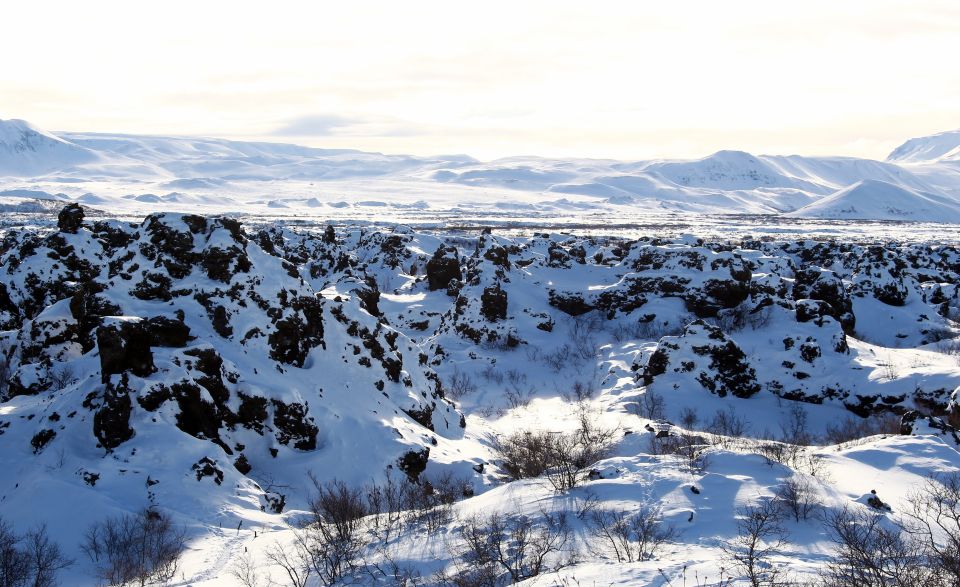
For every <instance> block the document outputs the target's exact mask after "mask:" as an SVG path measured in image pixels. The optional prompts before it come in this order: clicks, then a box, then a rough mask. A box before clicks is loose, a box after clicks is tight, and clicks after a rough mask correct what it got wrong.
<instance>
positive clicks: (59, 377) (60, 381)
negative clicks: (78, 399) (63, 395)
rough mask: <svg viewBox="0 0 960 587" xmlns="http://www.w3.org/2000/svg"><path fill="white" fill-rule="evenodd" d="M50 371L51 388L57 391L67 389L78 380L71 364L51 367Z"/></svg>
mask: <svg viewBox="0 0 960 587" xmlns="http://www.w3.org/2000/svg"><path fill="white" fill-rule="evenodd" d="M48 373H49V377H50V383H51V389H53V390H55V391H59V390H61V389H65V388H67V387H69V386H71V385H73V384H74V383H76V381H77V377H76V375H75V373H74V371H73V369H72V368H71V367H70V366H69V365H61V366H60V367H57V368H56V369H51V370H50V371H49V372H48Z"/></svg>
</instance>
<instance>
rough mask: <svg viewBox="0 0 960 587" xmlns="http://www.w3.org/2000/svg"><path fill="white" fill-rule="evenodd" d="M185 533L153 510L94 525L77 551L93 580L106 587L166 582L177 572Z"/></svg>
mask: <svg viewBox="0 0 960 587" xmlns="http://www.w3.org/2000/svg"><path fill="white" fill-rule="evenodd" d="M185 536H186V534H185V531H184V529H183V528H179V527H176V526H174V525H173V522H171V521H170V519H169V518H168V517H165V516H161V515H160V514H159V513H158V512H156V511H154V510H143V511H140V512H138V513H135V514H128V515H121V516H116V517H111V518H107V519H106V520H103V521H102V522H97V523H95V524H93V526H91V527H90V529H88V530H87V533H86V534H85V536H84V540H83V543H82V544H81V548H82V549H83V552H84V553H85V554H86V555H87V556H88V557H89V558H90V561H91V562H92V563H93V566H94V569H95V570H96V573H97V577H98V578H99V579H101V580H103V581H106V582H107V583H108V584H110V585H140V586H141V587H142V586H143V585H146V584H147V583H154V582H161V583H162V582H166V581H169V580H170V579H172V578H173V576H174V574H176V572H177V567H178V564H179V562H180V556H181V555H182V554H183V551H184V548H185Z"/></svg>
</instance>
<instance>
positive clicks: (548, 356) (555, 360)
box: [540, 343, 574, 373]
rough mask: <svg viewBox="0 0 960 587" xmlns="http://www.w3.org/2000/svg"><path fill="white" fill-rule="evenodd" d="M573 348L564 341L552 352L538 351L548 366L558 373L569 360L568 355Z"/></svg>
mask: <svg viewBox="0 0 960 587" xmlns="http://www.w3.org/2000/svg"><path fill="white" fill-rule="evenodd" d="M573 352H574V350H573V347H571V346H570V345H569V344H566V343H564V344H563V345H561V346H559V347H557V348H556V349H555V350H554V351H553V352H552V353H540V359H541V360H542V361H543V363H544V364H545V365H546V366H547V367H550V370H552V371H553V372H554V373H559V372H560V371H562V370H563V368H564V367H566V366H567V364H568V363H569V362H570V356H571V355H572V354H573Z"/></svg>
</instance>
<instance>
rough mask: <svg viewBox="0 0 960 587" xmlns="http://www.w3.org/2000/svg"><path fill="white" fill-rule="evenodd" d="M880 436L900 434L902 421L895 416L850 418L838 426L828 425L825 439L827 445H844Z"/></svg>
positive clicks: (876, 415) (882, 415)
mask: <svg viewBox="0 0 960 587" xmlns="http://www.w3.org/2000/svg"><path fill="white" fill-rule="evenodd" d="M879 434H900V419H899V418H897V417H896V416H895V415H894V414H874V415H872V416H870V417H868V418H850V417H848V418H846V419H845V420H843V421H842V422H839V423H837V424H836V425H833V424H831V425H828V426H827V427H826V431H825V432H824V437H823V439H824V441H825V442H826V443H827V444H844V443H847V442H852V441H856V440H860V439H863V438H867V437H870V436H877V435H879Z"/></svg>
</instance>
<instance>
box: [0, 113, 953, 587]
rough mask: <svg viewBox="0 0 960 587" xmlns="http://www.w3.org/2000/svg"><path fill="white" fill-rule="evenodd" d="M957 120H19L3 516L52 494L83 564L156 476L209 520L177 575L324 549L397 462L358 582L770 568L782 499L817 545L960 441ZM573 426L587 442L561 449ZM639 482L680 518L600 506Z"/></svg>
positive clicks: (666, 575)
mask: <svg viewBox="0 0 960 587" xmlns="http://www.w3.org/2000/svg"><path fill="white" fill-rule="evenodd" d="M958 149H960V133H957V132H952V133H943V134H940V135H935V136H931V137H924V138H918V139H912V140H909V141H907V142H906V143H904V144H903V145H902V146H901V147H899V148H897V149H896V150H895V151H894V152H893V153H892V154H891V155H890V157H889V158H888V160H887V161H884V162H881V161H869V160H860V159H852V158H842V157H833V158H824V157H816V158H815V157H800V156H756V155H751V154H748V153H743V152H739V151H721V152H718V153H715V154H713V155H710V156H708V157H705V158H703V159H699V160H691V161H643V162H623V161H607V160H549V159H539V158H534V157H516V158H508V159H501V160H496V161H490V162H483V161H478V160H475V159H472V158H470V157H467V156H462V155H455V156H437V157H432V158H425V157H411V156H402V155H383V154H377V153H363V152H359V151H347V150H323V149H314V148H306V147H299V146H294V145H280V144H270V143H249V142H237V141H226V140H219V139H198V138H184V137H179V138H178V137H144V136H123V135H106V134H93V133H49V132H46V131H43V130H41V129H38V128H36V127H34V126H32V125H30V124H29V123H26V122H23V121H0V223H2V224H0V227H2V229H3V231H4V232H3V239H2V242H0V350H2V358H0V447H2V449H3V450H0V518H2V519H3V521H4V522H6V523H7V524H8V525H9V527H10V528H12V529H13V530H14V531H15V532H17V533H20V534H23V533H26V532H28V531H29V530H31V529H33V528H36V527H37V525H38V524H46V525H47V528H48V530H49V534H50V536H51V537H52V539H53V540H55V541H56V542H57V543H59V544H60V546H61V547H62V548H63V550H64V553H65V554H66V555H67V556H69V557H70V558H72V559H74V560H75V563H74V564H73V566H71V567H70V568H68V569H67V570H65V571H64V572H62V573H61V574H60V580H61V582H62V583H63V584H65V585H94V584H98V583H101V584H102V583H107V581H104V580H98V579H97V577H96V574H97V572H98V570H97V569H98V562H97V561H94V560H92V559H91V557H89V556H87V554H86V553H85V552H84V550H83V548H82V544H83V543H84V540H85V535H86V533H87V532H88V529H89V528H91V527H92V525H93V524H95V523H97V522H101V521H103V520H104V519H107V518H108V517H109V516H115V515H121V514H131V513H135V512H139V511H143V510H144V508H148V509H149V510H150V511H152V512H154V513H155V515H158V516H161V519H164V520H170V521H172V522H173V523H174V524H175V525H176V526H177V527H183V528H184V529H185V532H186V551H185V553H184V556H183V559H182V561H181V562H180V565H179V568H178V569H177V572H176V574H175V576H174V578H173V579H172V584H175V585H198V586H199V585H204V586H215V585H237V584H247V585H262V586H264V587H266V586H267V585H272V584H275V585H287V584H290V585H299V584H300V583H298V581H295V580H294V578H293V577H292V576H291V575H290V574H289V569H285V568H284V564H286V565H287V566H290V565H291V564H293V567H297V564H294V563H296V560H297V559H296V556H295V555H296V553H297V552H300V551H298V546H297V545H298V544H301V545H302V544H303V543H304V542H303V541H304V540H306V539H309V537H310V536H312V534H310V532H313V531H316V529H317V528H321V527H323V526H322V525H320V526H317V525H307V526H306V527H304V524H305V522H307V521H308V520H309V519H311V515H312V513H311V512H310V509H311V505H315V504H316V503H317V502H316V500H315V498H316V497H317V496H318V490H319V489H324V488H328V487H330V485H329V484H330V483H331V482H333V481H339V482H343V483H344V484H346V485H345V487H349V488H353V489H356V490H358V491H360V492H361V493H360V495H362V496H363V498H364V500H367V498H368V497H372V496H376V495H379V496H380V498H379V499H380V501H378V502H376V503H377V505H376V509H377V510H378V511H379V512H380V513H379V514H376V513H374V512H372V511H371V507H372V505H373V504H371V503H369V502H367V501H365V503H366V505H365V506H364V508H361V509H362V510H363V511H362V513H363V514H364V515H363V516H362V517H361V518H360V521H359V522H357V523H356V524H355V530H356V536H355V537H354V541H353V542H352V543H351V544H353V551H352V555H351V556H352V558H350V560H349V564H345V566H344V567H343V568H342V569H341V571H343V576H342V577H341V578H340V582H341V583H343V584H378V585H459V586H466V585H486V586H495V585H503V584H508V583H510V582H513V581H517V582H524V583H525V584H529V585H564V586H573V585H584V586H585V585H662V586H671V585H673V586H679V585H684V586H685V585H734V584H749V580H748V578H747V575H748V572H747V571H746V570H745V569H744V568H743V566H742V565H739V564H738V563H737V562H736V559H735V555H736V554H737V553H741V554H742V548H741V547H742V543H738V542H737V541H738V539H739V537H741V536H742V528H743V525H744V523H745V520H749V516H750V512H754V513H756V512H761V513H762V512H764V511H775V512H776V513H777V524H778V529H781V530H783V531H784V534H783V540H782V541H780V540H779V538H778V536H774V535H769V536H766V537H765V540H764V542H763V544H764V545H765V547H770V550H769V552H767V554H766V555H765V556H764V559H763V560H762V561H761V564H760V567H759V569H760V570H759V572H760V574H761V575H764V576H765V577H766V578H768V579H769V578H770V576H769V575H770V573H771V572H772V571H773V570H779V571H780V576H779V577H778V578H779V579H780V580H810V579H813V578H816V577H817V576H818V575H819V574H820V573H822V572H824V570H825V569H828V568H830V565H831V564H833V562H834V561H835V560H836V559H835V558H834V557H835V556H836V554H837V545H836V544H835V543H834V541H833V540H831V529H830V525H829V521H830V520H834V521H836V520H840V519H842V518H839V517H838V516H842V515H845V513H850V515H858V516H864V517H863V518H860V519H861V521H862V520H866V519H877V520H879V524H880V525H879V526H878V527H880V528H886V529H890V528H897V527H898V526H897V524H907V523H909V521H910V520H911V518H910V517H909V513H910V511H911V507H912V506H913V504H915V503H916V499H915V497H916V492H917V491H918V490H919V488H922V487H925V485H924V484H925V483H927V482H928V480H929V479H930V478H931V476H937V475H939V476H940V477H939V478H941V479H945V478H946V477H944V475H949V474H956V473H958V472H960V453H958V452H957V450H958V448H960V435H958V432H957V427H958V426H960V396H958V394H960V392H958V389H960V361H958V357H960V343H958V342H957V340H958V335H960V327H958V324H957V320H958V317H960V290H958V280H960V251H958V250H957V248H956V242H957V239H958V237H960V150H958ZM553 443H560V444H563V443H571V444H569V446H570V447H572V448H570V450H571V451H573V452H575V453H576V458H572V459H570V460H569V461H560V463H561V464H557V462H556V458H555V456H551V457H550V458H551V459H554V460H553V461H551V463H552V464H551V465H550V466H549V467H539V468H538V466H537V463H538V462H540V461H537V458H539V457H537V456H530V455H531V454H532V455H537V454H539V453H537V452H536V451H537V446H540V447H541V449H542V447H543V446H554V444H553ZM577 451H580V452H577ZM524 455H526V456H524ZM540 463H541V464H542V462H540ZM565 467H566V468H565ZM564 471H566V473H564ZM311 475H312V476H313V477H314V478H315V479H316V484H315V483H314V481H312V480H311ZM958 479H960V478H958ZM373 487H376V488H378V490H379V491H380V493H379V494H378V493H376V492H372V493H371V490H372V488H373ZM391 488H392V489H391ZM398 488H399V489H398ZM798 488H800V489H802V493H803V496H804V498H803V502H804V503H805V504H807V506H808V507H806V508H802V512H801V511H797V510H796V509H793V510H791V507H790V503H791V500H790V499H788V498H789V491H788V490H791V489H792V490H797V489H798ZM389 491H399V492H400V493H401V494H402V495H403V499H402V500H400V511H395V510H391V509H390V508H388V507H385V506H384V503H383V495H384V492H389ZM794 497H796V496H794ZM373 501H376V500H373ZM795 501H796V500H794V502H793V503H794V505H796V503H795ZM367 506H371V507H367ZM750 508H753V509H750ZM765 508H766V509H765ZM644 512H646V514H649V516H648V517H647V518H643V516H644V515H646V514H644ZM851 512H852V513H851ZM801 514H802V515H801ZM491 516H493V517H491ZM496 516H500V518H497V517H496ZM618 516H620V517H619V518H618ZM871 516H874V517H875V518H871ZM642 519H646V520H647V521H648V522H650V521H652V522H655V523H654V524H653V526H650V527H649V528H653V529H654V530H655V531H652V532H653V533H652V536H659V538H658V539H657V540H656V542H657V544H656V545H650V544H647V545H645V546H639V545H638V544H637V540H635V538H636V536H632V537H629V539H627V540H626V541H625V542H624V541H623V540H621V541H619V542H617V540H615V539H614V540H611V539H610V536H611V534H610V532H607V534H606V535H604V533H603V526H604V524H607V525H608V530H609V529H610V527H615V528H619V529H621V530H623V529H624V528H627V529H628V530H629V528H628V525H629V524H630V523H636V522H637V521H638V520H642ZM617 520H619V522H617ZM498 521H499V523H502V524H503V526H502V529H503V531H504V532H505V534H504V536H506V537H507V539H506V540H505V541H501V542H503V544H501V546H503V547H504V548H505V550H504V552H508V553H510V554H509V556H506V555H505V557H506V558H510V557H513V558H512V559H511V560H513V561H514V563H516V564H514V565H513V567H512V568H511V567H510V565H509V564H505V563H502V562H497V561H495V560H494V559H493V558H490V556H491V554H490V553H491V552H492V551H491V550H489V549H490V548H492V547H491V546H490V545H491V544H493V543H495V542H496V540H495V538H496V536H493V535H492V534H490V533H489V528H490V527H491V526H495V525H496V523H498ZM617 523H619V524H620V525H619V526H617V525H616V524H617ZM524 524H527V526H524ZM610 524H613V526H610ZM635 527H636V526H634V528H635ZM523 528H526V531H527V532H528V535H527V537H528V538H531V539H533V542H534V543H537V544H539V545H541V546H542V545H544V544H547V546H548V547H549V548H548V552H546V553H545V555H544V556H543V558H542V560H540V563H542V564H540V565H539V566H538V568H536V569H533V566H536V565H531V564H527V563H529V562H530V561H527V560H525V559H524V557H523V556H520V555H518V554H517V553H518V552H522V550H521V549H520V547H519V545H520V541H519V540H518V535H517V532H518V531H519V530H520V529H523ZM956 530H957V532H954V534H957V533H960V527H957V528H956ZM658 532H659V533H658ZM627 533H628V534H629V532H627ZM614 534H615V533H614ZM946 535H947V537H949V535H950V532H949V531H948V532H947V533H946ZM938 537H939V538H938V539H943V535H942V534H938ZM614 538H615V537H614ZM471 539H473V542H471ZM538 540H539V542H538ZM551 540H552V542H551ZM545 541H546V542H545ZM471 544H472V545H473V548H472V549H471ZM738 544H739V545H740V546H737V545H738ZM478 545H480V546H483V545H487V546H484V547H483V548H487V549H488V550H486V551H484V552H480V551H481V550H483V548H480V549H479V550H478V548H479V547H478ZM731 545H734V546H731ZM530 548H532V547H530ZM625 548H626V550H624V549H625ZM887 548H890V545H889V544H888V545H887ZM527 552H528V554H529V549H528V551H527ZM282 553H286V556H287V558H284V557H281V556H279V554H282ZM481 554H482V555H483V556H480V555H481ZM901 558H902V557H901ZM291 561H293V563H291ZM518 561H519V562H518ZM301 562H302V561H301ZM297 570H298V572H299V573H300V575H301V578H303V576H304V575H309V576H308V577H307V582H306V584H307V585H310V587H313V586H314V585H318V584H327V583H329V582H331V581H327V580H326V579H325V578H324V577H323V576H322V573H320V572H319V571H318V569H317V568H314V569H312V570H310V571H309V572H308V571H307V569H306V568H305V567H304V566H303V565H302V564H301V565H300V566H299V567H297ZM534 570H536V572H534ZM511 573H512V574H513V576H511ZM240 575H243V576H244V578H243V579H241V578H240ZM327 578H329V577H327ZM885 584H918V583H909V582H905V583H904V582H901V583H885ZM924 584H933V583H931V582H929V581H927V582H926V583H924ZM943 584H944V585H949V584H950V583H949V582H946V583H943Z"/></svg>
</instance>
